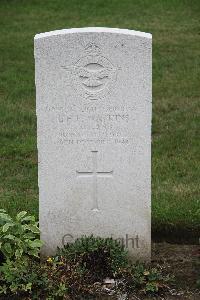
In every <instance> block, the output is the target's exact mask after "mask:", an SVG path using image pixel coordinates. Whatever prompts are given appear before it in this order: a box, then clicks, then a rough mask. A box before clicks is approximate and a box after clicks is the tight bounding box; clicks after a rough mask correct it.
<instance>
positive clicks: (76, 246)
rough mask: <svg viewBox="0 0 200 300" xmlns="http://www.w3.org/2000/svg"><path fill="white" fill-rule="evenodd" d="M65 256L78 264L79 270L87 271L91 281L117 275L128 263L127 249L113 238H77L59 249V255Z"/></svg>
mask: <svg viewBox="0 0 200 300" xmlns="http://www.w3.org/2000/svg"><path fill="white" fill-rule="evenodd" d="M59 256H63V257H64V258H65V259H67V260H68V261H69V262H70V263H74V264H75V265H76V266H77V270H79V272H83V273H84V274H86V273H87V276H88V277H90V278H91V281H94V282H95V281H97V280H102V279H103V278H106V277H112V278H113V277H115V276H116V274H117V272H118V270H119V269H120V268H125V267H127V265H128V258H127V251H126V250H124V249H123V248H122V246H121V245H120V243H119V242H117V241H115V240H113V239H112V238H101V237H94V236H93V235H91V236H89V237H87V236H83V237H81V238H79V239H77V240H76V241H75V242H74V243H73V244H67V245H66V246H65V247H64V248H62V249H59V251H58V257H59Z"/></svg>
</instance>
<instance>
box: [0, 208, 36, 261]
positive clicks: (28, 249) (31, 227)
mask: <svg viewBox="0 0 200 300" xmlns="http://www.w3.org/2000/svg"><path fill="white" fill-rule="evenodd" d="M39 233H40V231H39V228H38V222H36V221H35V217H34V216H28V215H27V212H25V211H22V212H20V213H18V214H17V215H16V217H15V218H12V217H11V216H9V215H8V214H7V213H6V211H5V210H3V209H0V251H1V253H2V254H3V256H4V259H6V260H7V259H9V260H11V259H13V260H14V259H19V258H21V257H22V255H29V256H35V257H38V256H39V250H40V247H41V246H42V242H41V241H40V240H39Z"/></svg>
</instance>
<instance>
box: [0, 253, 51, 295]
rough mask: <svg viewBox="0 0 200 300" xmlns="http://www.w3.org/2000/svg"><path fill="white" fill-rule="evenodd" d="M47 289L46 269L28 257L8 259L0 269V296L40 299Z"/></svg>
mask: <svg viewBox="0 0 200 300" xmlns="http://www.w3.org/2000/svg"><path fill="white" fill-rule="evenodd" d="M47 287H48V278H47V274H46V272H45V270H44V267H43V266H42V265H40V264H39V262H38V261H36V260H33V259H31V258H29V257H27V256H26V257H24V256H23V257H21V258H20V259H17V260H9V259H7V260H6V262H5V263H3V264H2V266H1V267H0V295H3V294H5V295H7V297H8V298H7V299H10V298H12V295H19V296H22V295H23V296H25V295H31V296H32V298H31V299H38V297H39V296H41V295H42V294H44V292H45V290H46V289H47ZM19 298H20V297H19ZM20 299H21V298H20Z"/></svg>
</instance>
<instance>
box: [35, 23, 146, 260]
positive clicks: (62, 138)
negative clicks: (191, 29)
mask: <svg viewBox="0 0 200 300" xmlns="http://www.w3.org/2000/svg"><path fill="white" fill-rule="evenodd" d="M151 57H152V54H151V35H150V34H147V33H142V32H137V31H132V30H123V29H111V28H82V29H69V30H67V29H66V30H60V31H53V32H47V33H41V34H38V35H36V36H35V64H36V65H35V72H36V76H35V81H36V99H37V138H38V160H39V201H40V204H39V207H40V208H39V209H40V229H41V238H42V239H43V240H44V241H45V246H44V247H43V250H42V253H43V254H45V255H50V254H52V253H54V252H55V250H56V247H57V246H62V244H66V243H67V242H70V241H73V240H74V239H75V238H77V237H80V236H82V235H90V234H94V235H95V236H102V237H110V236H112V237H113V238H116V239H119V241H120V242H121V243H123V244H124V246H125V247H127V248H128V249H129V254H130V256H132V257H133V258H136V259H149V257H150V248H151V242H150V240H151V236H150V235H151V234H150V229H151V209H150V200H151V97H152V96H151V85H152V84H151V73H152V71H151V66H152V61H151Z"/></svg>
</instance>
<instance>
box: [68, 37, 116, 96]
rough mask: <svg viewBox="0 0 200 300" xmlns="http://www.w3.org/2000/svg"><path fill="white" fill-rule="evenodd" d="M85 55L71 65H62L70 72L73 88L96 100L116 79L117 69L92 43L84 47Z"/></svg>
mask: <svg viewBox="0 0 200 300" xmlns="http://www.w3.org/2000/svg"><path fill="white" fill-rule="evenodd" d="M85 53H86V56H83V57H81V58H80V59H79V60H78V61H76V62H75V64H74V65H73V66H72V67H64V66H63V68H64V69H66V70H68V71H70V72H71V75H72V84H73V86H74V88H75V90H76V91H77V92H78V93H79V94H80V95H81V96H84V97H85V98H87V99H90V100H97V99H99V98H102V97H104V96H105V94H106V93H107V92H108V91H109V90H110V88H111V87H112V84H113V83H114V81H115V80H116V75H117V69H116V68H115V67H114V66H113V64H112V63H111V61H110V60H109V59H107V58H106V57H104V56H102V54H101V49H100V48H99V47H98V46H97V45H96V44H94V43H89V44H88V45H87V46H86V47H85Z"/></svg>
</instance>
